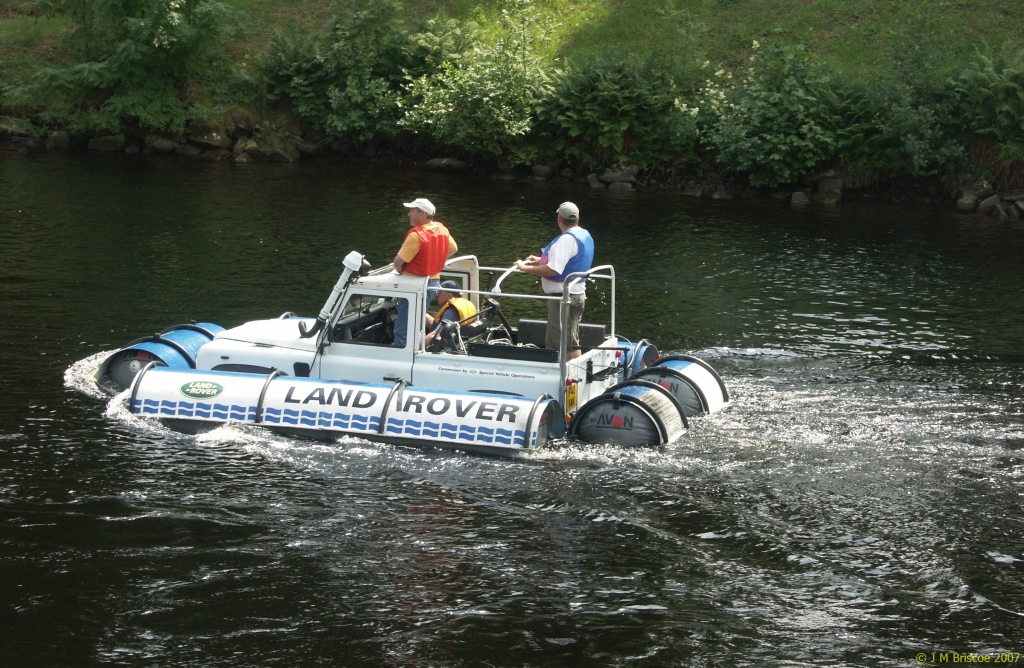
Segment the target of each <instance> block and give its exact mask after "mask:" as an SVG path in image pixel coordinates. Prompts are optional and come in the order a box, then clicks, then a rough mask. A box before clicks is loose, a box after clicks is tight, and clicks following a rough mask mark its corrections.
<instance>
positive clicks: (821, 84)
mask: <svg viewBox="0 0 1024 668" xmlns="http://www.w3.org/2000/svg"><path fill="white" fill-rule="evenodd" d="M831 85H832V78H831V76H830V75H829V73H828V72H827V71H826V70H825V68H824V67H823V66H821V65H819V64H817V63H815V62H814V61H813V60H812V59H811V57H810V56H809V55H808V53H807V51H806V49H805V48H804V47H803V46H802V45H795V46H789V45H771V46H768V47H767V48H764V49H758V48H757V43H756V42H755V52H754V55H753V56H752V57H751V62H750V65H749V66H748V67H747V68H745V69H744V70H742V71H741V73H740V75H739V77H738V78H737V79H736V80H733V78H732V75H731V74H730V73H727V72H726V71H725V70H721V69H720V70H718V72H716V73H715V75H714V77H713V78H712V79H710V80H709V81H708V82H707V84H706V85H705V87H704V89H703V90H702V91H701V102H700V105H701V108H702V110H703V111H704V114H703V117H704V118H703V121H704V123H705V124H706V131H705V133H704V135H703V141H704V142H705V143H706V144H707V145H708V147H710V148H711V149H712V150H713V151H715V152H716V153H717V159H718V161H719V162H722V163H725V164H727V165H730V166H732V167H734V168H735V169H737V170H739V171H744V172H750V183H751V184H753V185H755V186H761V185H768V186H777V185H779V184H782V183H790V182H793V181H795V180H797V179H798V178H799V177H801V176H803V175H804V174H806V173H807V172H808V171H809V170H811V169H813V168H814V167H815V166H816V165H818V164H819V163H822V162H825V161H826V160H829V159H830V158H831V157H832V156H833V155H834V153H835V151H836V149H837V147H838V144H839V139H840V138H839V137H838V136H837V133H836V126H837V125H838V124H839V123H838V121H839V120H840V119H839V118H838V117H837V116H836V111H837V110H836V108H835V95H834V93H833V91H832V90H831Z"/></svg>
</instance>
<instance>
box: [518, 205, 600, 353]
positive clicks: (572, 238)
mask: <svg viewBox="0 0 1024 668" xmlns="http://www.w3.org/2000/svg"><path fill="white" fill-rule="evenodd" d="M556 213H557V214H558V229H559V230H561V231H562V233H561V234H560V235H558V236H557V237H555V238H554V240H552V242H551V243H549V244H548V245H547V246H545V247H544V249H543V250H542V251H541V256H540V257H537V256H536V255H531V256H530V257H528V258H526V260H516V267H517V268H518V269H519V271H522V272H525V273H527V274H533V275H534V276H540V277H541V279H542V280H541V284H542V285H543V286H544V292H546V293H547V294H549V295H558V296H559V297H561V296H562V286H563V283H562V282H563V281H564V280H565V278H566V277H567V276H568V275H569V274H574V273H576V272H580V271H587V270H589V269H590V267H591V265H592V264H593V263H594V238H593V237H591V236H590V232H587V231H586V230H585V229H583V228H582V227H580V210H579V207H577V206H576V205H575V204H573V203H572V202H563V203H562V206H560V207H558V211H557V212H556ZM569 296H570V301H569V304H568V305H567V306H566V308H567V309H569V323H568V324H569V339H568V340H569V346H568V347H569V350H567V351H566V355H565V358H566V359H570V360H571V359H576V358H577V357H579V356H580V355H582V354H583V353H582V351H581V350H580V320H582V319H583V305H584V303H585V302H586V300H587V285H586V282H585V281H578V282H576V283H574V284H573V285H572V286H571V287H570V288H569ZM559 304H560V300H558V301H556V300H551V301H548V329H547V334H546V335H545V337H544V347H545V348H551V349H553V350H558V345H559V341H560V339H561V332H562V328H561V322H560V321H559Z"/></svg>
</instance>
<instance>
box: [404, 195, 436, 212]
mask: <svg viewBox="0 0 1024 668" xmlns="http://www.w3.org/2000/svg"><path fill="white" fill-rule="evenodd" d="M403 204H405V206H407V207H409V208H410V209H419V210H420V211H422V212H423V213H425V214H427V215H428V216H433V215H434V212H435V211H436V209H435V208H434V205H433V204H431V203H430V200H429V199H426V198H425V197H417V198H416V199H414V200H413V201H411V202H403Z"/></svg>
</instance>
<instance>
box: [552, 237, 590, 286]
mask: <svg viewBox="0 0 1024 668" xmlns="http://www.w3.org/2000/svg"><path fill="white" fill-rule="evenodd" d="M564 234H568V235H571V236H572V238H574V239H575V240H576V254H575V255H573V256H572V257H571V258H569V261H568V262H566V263H565V268H564V269H563V270H562V273H560V274H557V275H555V276H545V277H544V278H545V279H546V280H549V281H558V282H559V283H561V282H562V281H564V280H565V279H566V277H567V276H569V274H575V273H578V272H581V271H587V270H589V269H590V266H591V265H592V264H594V238H593V237H592V236H590V232H587V231H586V230H585V229H583V228H582V227H579V226H575V227H570V228H569V229H567V230H566V231H565V233H564ZM562 236H563V235H562V234H559V235H558V236H557V237H555V238H554V239H552V240H551V243H549V244H548V245H547V246H545V247H544V248H543V250H542V251H541V253H543V254H544V255H547V254H548V249H549V248H551V247H552V246H554V245H555V243H557V242H558V240H559V239H561V238H562Z"/></svg>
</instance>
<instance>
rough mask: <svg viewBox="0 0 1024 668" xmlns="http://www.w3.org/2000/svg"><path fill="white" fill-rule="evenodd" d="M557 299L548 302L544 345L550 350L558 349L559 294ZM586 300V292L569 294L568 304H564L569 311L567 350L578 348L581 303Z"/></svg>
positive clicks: (581, 312)
mask: <svg viewBox="0 0 1024 668" xmlns="http://www.w3.org/2000/svg"><path fill="white" fill-rule="evenodd" d="M558 299H559V301H549V302H548V331H547V334H546V335H545V336H544V347H545V348H550V349H551V350H558V343H559V338H560V337H561V335H562V327H561V323H560V322H559V320H558V307H559V305H560V304H561V303H562V302H561V299H562V297H561V295H559V297H558ZM586 301H587V295H586V293H583V294H579V295H570V296H569V304H568V305H567V306H566V309H567V310H568V311H569V352H572V351H573V350H579V347H580V320H582V319H583V305H584V302H586Z"/></svg>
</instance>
